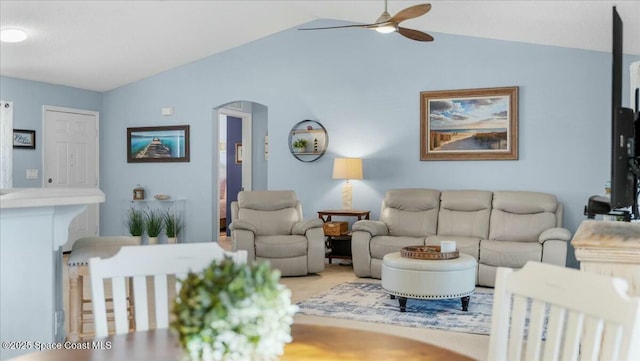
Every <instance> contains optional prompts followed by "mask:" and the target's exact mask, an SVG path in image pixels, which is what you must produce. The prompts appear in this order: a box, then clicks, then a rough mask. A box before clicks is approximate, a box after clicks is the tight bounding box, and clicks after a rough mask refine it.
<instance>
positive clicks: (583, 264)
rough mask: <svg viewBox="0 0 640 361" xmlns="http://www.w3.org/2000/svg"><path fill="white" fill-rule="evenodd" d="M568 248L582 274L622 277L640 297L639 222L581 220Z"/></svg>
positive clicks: (632, 293)
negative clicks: (574, 253) (571, 247)
mask: <svg viewBox="0 0 640 361" xmlns="http://www.w3.org/2000/svg"><path fill="white" fill-rule="evenodd" d="M571 245H572V246H573V247H574V248H575V252H576V259H578V261H580V269H581V270H582V271H587V272H595V273H599V274H603V275H607V276H614V277H620V278H623V279H625V280H626V281H627V282H628V283H629V294H630V295H632V296H636V297H637V296H640V223H633V222H631V223H630V222H608V221H584V222H582V223H581V224H580V227H578V230H577V231H576V234H575V235H574V237H573V240H572V241H571Z"/></svg>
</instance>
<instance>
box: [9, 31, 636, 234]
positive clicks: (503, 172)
mask: <svg viewBox="0 0 640 361" xmlns="http://www.w3.org/2000/svg"><path fill="white" fill-rule="evenodd" d="M334 24H339V23H338V22H333V21H317V22H314V23H313V24H311V25H314V26H316V25H317V26H323V25H334ZM433 35H434V37H435V39H436V40H435V42H433V43H420V42H415V41H409V40H407V39H404V38H402V37H400V36H398V35H397V34H390V35H386V36H385V35H381V34H378V33H376V32H373V31H366V30H362V29H350V30H342V31H317V32H302V31H297V30H295V29H290V30H287V31H284V32H281V33H278V34H275V35H272V36H269V37H266V38H263V39H260V40H258V41H255V42H252V43H249V44H247V45H244V46H241V47H238V48H235V49H232V50H229V51H226V52H224V53H221V54H218V55H214V56H211V57H208V58H205V59H202V60H200V61H197V62H194V63H191V64H187V65H185V66H181V67H178V68H175V69H172V70H170V71H167V72H164V73H161V74H158V75H156V76H153V77H150V78H147V79H145V80H142V81H138V82H135V83H132V84H129V85H126V86H123V87H121V88H118V89H115V90H112V91H109V92H106V93H104V94H103V104H102V113H101V139H100V141H101V145H102V149H101V160H102V161H101V174H102V188H103V190H104V191H105V193H106V194H107V202H106V203H105V204H104V206H103V207H102V210H103V212H102V233H103V234H105V235H110V234H120V233H121V232H122V230H123V227H122V224H121V219H122V216H121V212H122V200H123V199H128V198H129V197H130V194H131V189H133V188H134V186H135V185H136V184H143V185H144V186H145V188H146V189H147V192H148V194H156V193H167V194H171V195H172V196H174V197H181V198H185V199H186V200H187V206H186V207H187V225H186V226H187V232H186V233H187V234H188V235H189V241H202V240H210V239H215V238H216V236H215V235H212V234H211V232H212V231H211V230H212V228H215V227H211V225H212V222H215V219H216V218H217V214H215V213H214V212H217V211H215V209H216V207H217V206H216V204H217V203H215V202H214V203H212V199H213V198H214V197H215V192H214V190H215V188H214V187H215V179H217V174H216V172H217V171H216V168H214V167H213V165H214V164H215V162H214V159H215V157H216V154H217V153H214V152H217V149H218V148H217V142H216V141H215V139H218V134H217V129H216V127H215V126H214V125H215V124H217V123H216V122H215V119H214V117H215V114H216V113H215V111H214V108H215V107H217V106H219V105H220V104H226V103H228V102H231V101H236V100H238V99H243V100H246V101H253V102H256V103H260V104H262V105H264V106H265V107H266V108H265V109H264V110H265V111H266V112H267V113H268V115H267V116H268V120H269V121H268V134H269V160H268V162H267V167H268V179H267V182H268V186H269V189H293V190H295V191H296V192H297V194H298V197H299V198H300V199H301V200H302V202H303V207H304V213H305V215H306V217H307V218H311V217H315V212H316V211H317V210H320V209H333V208H339V207H340V204H341V186H342V182H341V181H338V180H333V179H332V178H331V167H332V162H333V158H334V157H338V156H339V157H363V158H364V179H363V180H361V181H353V203H354V208H358V209H370V210H372V217H373V218H374V219H375V218H377V217H378V213H379V207H380V201H381V199H382V197H383V195H384V193H385V192H386V190H388V189H390V188H400V187H426V188H435V189H487V190H503V189H509V190H532V191H542V192H549V193H553V194H556V195H557V196H558V198H559V200H560V201H561V202H563V203H564V204H565V226H567V227H568V228H569V229H570V230H571V231H572V232H573V231H575V230H576V228H577V226H578V225H579V223H580V222H581V221H582V220H583V219H584V216H583V206H584V205H585V203H586V201H587V199H588V197H589V196H591V195H594V194H602V193H603V188H604V184H605V182H606V181H607V180H608V179H609V149H610V139H609V137H610V127H611V126H610V114H611V112H610V94H611V83H610V81H611V79H610V77H611V55H610V54H609V53H606V52H595V51H586V50H578V49H569V48H560V47H551V46H541V45H532V44H525V43H517V42H508V41H499V40H489V39H482V38H474V37H466V36H456V35H447V34H438V33H434V34H433ZM638 60H640V57H639V56H627V57H625V63H624V69H625V73H624V75H623V79H625V86H626V88H625V89H624V94H623V102H624V103H625V104H628V99H629V95H628V81H627V79H629V74H628V66H629V64H630V63H631V62H632V61H638ZM500 86H519V87H520V102H519V127H520V130H519V155H520V157H519V158H520V159H519V160H517V161H430V162H426V161H420V160H419V143H420V137H419V128H420V114H419V109H420V104H419V93H420V92H421V91H430V90H446V89H469V88H485V87H500ZM52 95H53V94H52ZM5 100H13V99H5ZM163 106H173V107H174V109H175V115H174V116H172V117H163V116H162V115H161V114H160V109H161V107H163ZM16 108H18V104H16ZM38 119H40V117H38ZM303 119H314V120H317V121H319V122H320V123H322V124H323V125H324V126H325V127H326V129H327V131H328V134H329V139H330V141H329V147H328V151H327V154H326V155H325V156H324V157H323V158H321V159H319V160H318V161H315V162H312V163H302V162H299V161H298V160H296V159H295V158H294V157H293V156H292V155H291V154H290V153H289V150H288V146H287V137H288V134H289V130H290V129H291V127H292V126H293V125H294V124H295V123H297V122H298V121H300V120H303ZM18 124H19V122H17V123H16V126H18ZM174 124H190V125H191V162H189V163H155V164H152V163H148V164H128V163H126V128H127V127H134V126H149V125H174ZM254 156H255V155H254Z"/></svg>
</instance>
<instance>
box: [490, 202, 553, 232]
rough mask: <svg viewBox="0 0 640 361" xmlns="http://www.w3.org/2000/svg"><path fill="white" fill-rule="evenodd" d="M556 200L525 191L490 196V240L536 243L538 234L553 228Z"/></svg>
mask: <svg viewBox="0 0 640 361" xmlns="http://www.w3.org/2000/svg"><path fill="white" fill-rule="evenodd" d="M557 207H558V203H557V201H556V197H555V196H554V195H551V194H546V193H538V192H525V191H518V192H515V191H501V192H494V193H493V211H492V212H491V220H490V224H489V239H492V240H498V241H515V242H537V241H538V237H539V236H540V234H541V233H542V232H543V231H544V230H546V229H548V228H553V227H556V224H557V218H556V214H555V212H556V209H557Z"/></svg>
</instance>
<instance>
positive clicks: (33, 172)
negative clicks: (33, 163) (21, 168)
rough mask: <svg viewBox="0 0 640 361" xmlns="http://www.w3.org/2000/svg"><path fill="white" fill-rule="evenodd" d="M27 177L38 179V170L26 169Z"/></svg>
mask: <svg viewBox="0 0 640 361" xmlns="http://www.w3.org/2000/svg"><path fill="white" fill-rule="evenodd" d="M27 179H38V170H37V169H27Z"/></svg>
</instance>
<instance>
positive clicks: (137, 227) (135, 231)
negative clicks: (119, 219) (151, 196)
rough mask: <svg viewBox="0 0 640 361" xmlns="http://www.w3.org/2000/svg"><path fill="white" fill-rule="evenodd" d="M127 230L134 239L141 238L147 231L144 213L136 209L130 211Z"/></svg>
mask: <svg viewBox="0 0 640 361" xmlns="http://www.w3.org/2000/svg"><path fill="white" fill-rule="evenodd" d="M127 228H129V233H130V234H131V235H132V236H134V237H140V236H142V234H143V233H144V230H145V221H144V213H142V211H140V210H137V209H135V208H131V209H129V213H128V217H127Z"/></svg>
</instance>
